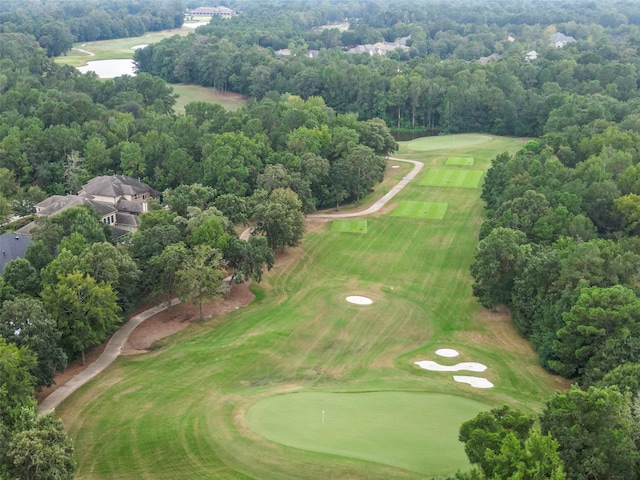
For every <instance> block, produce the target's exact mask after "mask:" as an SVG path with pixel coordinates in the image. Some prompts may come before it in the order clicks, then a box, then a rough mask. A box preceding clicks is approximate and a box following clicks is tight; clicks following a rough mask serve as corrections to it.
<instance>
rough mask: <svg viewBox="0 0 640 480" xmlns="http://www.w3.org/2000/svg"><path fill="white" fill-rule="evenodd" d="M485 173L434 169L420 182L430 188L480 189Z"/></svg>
mask: <svg viewBox="0 0 640 480" xmlns="http://www.w3.org/2000/svg"><path fill="white" fill-rule="evenodd" d="M483 174H484V172H482V171H479V170H452V169H448V168H432V169H430V170H429V171H428V172H427V174H426V175H425V176H424V178H423V179H422V180H421V181H420V185H424V186H429V187H457V188H478V187H479V186H480V180H481V179H482V175H483Z"/></svg>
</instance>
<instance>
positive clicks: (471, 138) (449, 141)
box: [406, 133, 493, 152]
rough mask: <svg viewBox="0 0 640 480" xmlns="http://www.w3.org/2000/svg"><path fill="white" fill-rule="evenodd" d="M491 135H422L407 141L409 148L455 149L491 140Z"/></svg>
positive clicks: (420, 150) (426, 149)
mask: <svg viewBox="0 0 640 480" xmlns="http://www.w3.org/2000/svg"><path fill="white" fill-rule="evenodd" d="M492 138H493V137H491V136H490V135H483V134H477V133H463V134H459V135H443V136H438V137H421V138H416V139H415V140H411V141H409V142H406V144H407V145H406V148H407V149H408V150H414V151H417V152H431V151H434V150H455V149H458V148H464V147H469V146H475V145H479V144H482V143H486V142H490V141H491V139H492Z"/></svg>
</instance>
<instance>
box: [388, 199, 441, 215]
mask: <svg viewBox="0 0 640 480" xmlns="http://www.w3.org/2000/svg"><path fill="white" fill-rule="evenodd" d="M447 206H448V204H447V203H435V202H412V201H410V200H404V201H402V202H400V203H399V204H398V206H397V207H396V208H395V209H394V210H393V212H391V215H393V216H394V217H404V218H421V219H427V220H442V219H443V218H444V215H445V213H447Z"/></svg>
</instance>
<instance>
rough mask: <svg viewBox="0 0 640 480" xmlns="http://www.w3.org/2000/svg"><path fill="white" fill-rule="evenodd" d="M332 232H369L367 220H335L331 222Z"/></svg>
mask: <svg viewBox="0 0 640 480" xmlns="http://www.w3.org/2000/svg"><path fill="white" fill-rule="evenodd" d="M331 231H332V232H341V233H345V232H346V233H367V221H366V220H334V221H333V222H331Z"/></svg>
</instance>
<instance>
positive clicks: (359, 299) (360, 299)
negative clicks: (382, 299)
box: [347, 295, 373, 305]
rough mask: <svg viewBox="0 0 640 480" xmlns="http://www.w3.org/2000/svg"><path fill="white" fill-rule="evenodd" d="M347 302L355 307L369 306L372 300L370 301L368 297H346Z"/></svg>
mask: <svg viewBox="0 0 640 480" xmlns="http://www.w3.org/2000/svg"><path fill="white" fill-rule="evenodd" d="M347 302H349V303H354V304H356V305H371V304H372V303H373V300H371V299H370V298H369V297H361V296H359V295H352V296H350V297H347Z"/></svg>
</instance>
